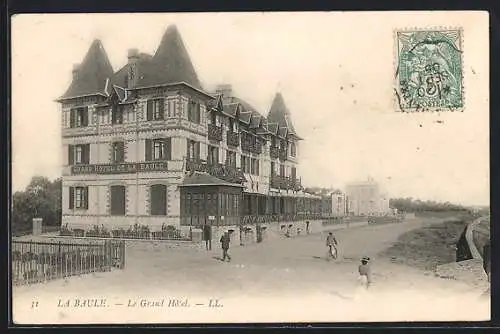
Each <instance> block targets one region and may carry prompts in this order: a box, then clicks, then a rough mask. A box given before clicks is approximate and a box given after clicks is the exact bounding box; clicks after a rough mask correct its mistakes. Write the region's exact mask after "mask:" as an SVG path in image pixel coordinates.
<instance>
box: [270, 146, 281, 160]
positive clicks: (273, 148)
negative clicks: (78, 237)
mask: <svg viewBox="0 0 500 334" xmlns="http://www.w3.org/2000/svg"><path fill="white" fill-rule="evenodd" d="M269 155H270V156H271V159H278V158H279V156H280V151H279V148H278V147H276V146H271V148H270V149H269Z"/></svg>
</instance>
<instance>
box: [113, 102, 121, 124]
mask: <svg viewBox="0 0 500 334" xmlns="http://www.w3.org/2000/svg"><path fill="white" fill-rule="evenodd" d="M123 109H124V107H123V106H122V105H119V104H115V105H113V107H112V108H111V123H112V124H123Z"/></svg>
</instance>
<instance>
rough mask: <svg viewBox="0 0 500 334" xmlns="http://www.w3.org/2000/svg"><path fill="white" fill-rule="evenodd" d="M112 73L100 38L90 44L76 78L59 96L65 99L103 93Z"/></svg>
mask: <svg viewBox="0 0 500 334" xmlns="http://www.w3.org/2000/svg"><path fill="white" fill-rule="evenodd" d="M112 75H113V67H112V66H111V63H110V62H109V58H108V55H107V54H106V51H105V50H104V47H103V46H102V43H101V41H100V40H98V39H96V40H94V41H93V42H92V44H91V45H90V48H89V50H88V52H87V55H86V56H85V58H84V59H83V62H82V63H81V65H80V67H79V70H78V75H77V77H76V79H73V81H72V82H71V84H70V86H69V88H68V90H67V91H66V92H65V93H64V94H63V96H61V97H60V99H67V98H72V97H78V96H85V95H93V94H105V91H104V89H105V87H106V80H107V79H108V78H111V76H112Z"/></svg>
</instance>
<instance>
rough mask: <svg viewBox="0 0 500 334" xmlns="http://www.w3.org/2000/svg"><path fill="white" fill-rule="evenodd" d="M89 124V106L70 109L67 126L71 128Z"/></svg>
mask: <svg viewBox="0 0 500 334" xmlns="http://www.w3.org/2000/svg"><path fill="white" fill-rule="evenodd" d="M88 125H89V108H88V107H80V108H74V109H71V110H70V120H69V126H70V127H71V128H79V127H84V126H88Z"/></svg>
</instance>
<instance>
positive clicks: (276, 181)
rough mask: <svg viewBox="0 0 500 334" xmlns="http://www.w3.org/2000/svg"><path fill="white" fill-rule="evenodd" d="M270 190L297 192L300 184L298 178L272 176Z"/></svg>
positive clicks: (300, 186) (300, 187)
mask: <svg viewBox="0 0 500 334" xmlns="http://www.w3.org/2000/svg"><path fill="white" fill-rule="evenodd" d="M271 188H275V189H285V190H295V191H299V190H301V189H302V182H301V180H300V179H299V178H293V177H286V176H280V175H272V176H271Z"/></svg>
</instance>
